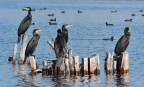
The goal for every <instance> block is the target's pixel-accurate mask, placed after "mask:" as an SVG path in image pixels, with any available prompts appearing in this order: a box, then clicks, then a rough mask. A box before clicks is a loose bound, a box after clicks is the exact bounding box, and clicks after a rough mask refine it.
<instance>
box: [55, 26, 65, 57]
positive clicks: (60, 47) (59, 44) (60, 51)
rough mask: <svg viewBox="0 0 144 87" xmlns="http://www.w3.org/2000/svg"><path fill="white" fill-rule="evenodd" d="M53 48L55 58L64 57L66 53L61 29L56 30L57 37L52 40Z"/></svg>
mask: <svg viewBox="0 0 144 87" xmlns="http://www.w3.org/2000/svg"><path fill="white" fill-rule="evenodd" d="M54 50H55V54H56V58H59V57H64V56H65V54H66V41H65V38H64V37H63V36H62V31H61V30H60V29H58V30H57V37H56V38H55V41H54Z"/></svg>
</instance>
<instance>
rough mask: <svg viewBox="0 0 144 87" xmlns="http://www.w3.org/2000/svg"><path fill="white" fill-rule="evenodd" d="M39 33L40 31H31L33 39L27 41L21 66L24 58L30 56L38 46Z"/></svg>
mask: <svg viewBox="0 0 144 87" xmlns="http://www.w3.org/2000/svg"><path fill="white" fill-rule="evenodd" d="M40 31H41V30H40V29H35V30H33V37H32V38H31V40H30V41H29V43H28V45H27V47H26V50H25V59H24V62H23V64H24V63H25V61H26V58H27V57H28V56H29V55H32V54H33V53H34V52H35V49H36V47H37V45H38V41H39V38H40V35H39V34H38V33H39V32H40Z"/></svg>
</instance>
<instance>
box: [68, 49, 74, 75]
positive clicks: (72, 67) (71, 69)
mask: <svg viewBox="0 0 144 87" xmlns="http://www.w3.org/2000/svg"><path fill="white" fill-rule="evenodd" d="M68 59H69V67H70V74H74V61H73V56H72V49H69V50H68Z"/></svg>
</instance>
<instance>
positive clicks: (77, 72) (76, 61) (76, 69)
mask: <svg viewBox="0 0 144 87" xmlns="http://www.w3.org/2000/svg"><path fill="white" fill-rule="evenodd" d="M73 60H74V73H75V75H80V68H79V56H74V57H73Z"/></svg>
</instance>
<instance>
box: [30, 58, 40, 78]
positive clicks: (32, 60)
mask: <svg viewBox="0 0 144 87" xmlns="http://www.w3.org/2000/svg"><path fill="white" fill-rule="evenodd" d="M29 62H30V67H31V72H30V73H29V74H30V75H36V74H37V72H39V69H38V63H37V62H36V59H35V58H34V56H29Z"/></svg>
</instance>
